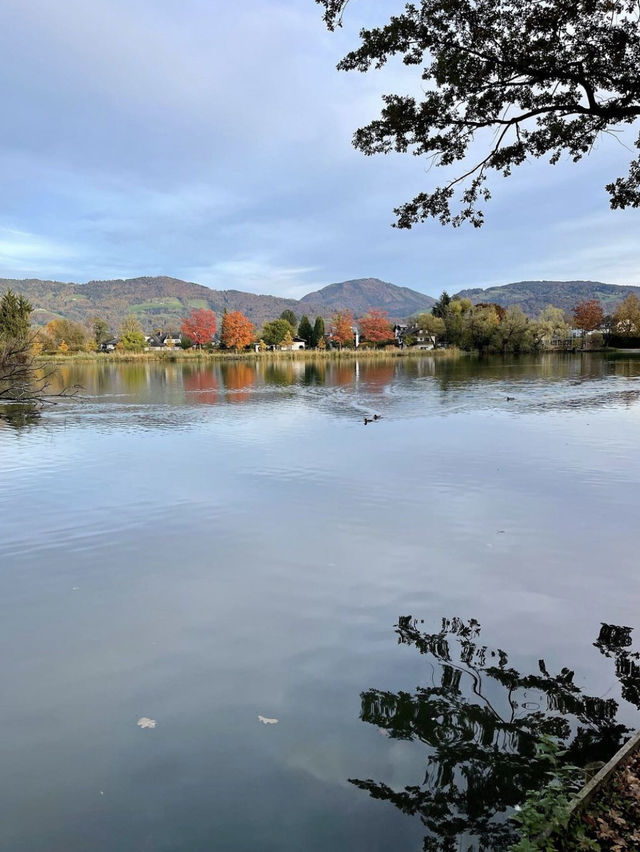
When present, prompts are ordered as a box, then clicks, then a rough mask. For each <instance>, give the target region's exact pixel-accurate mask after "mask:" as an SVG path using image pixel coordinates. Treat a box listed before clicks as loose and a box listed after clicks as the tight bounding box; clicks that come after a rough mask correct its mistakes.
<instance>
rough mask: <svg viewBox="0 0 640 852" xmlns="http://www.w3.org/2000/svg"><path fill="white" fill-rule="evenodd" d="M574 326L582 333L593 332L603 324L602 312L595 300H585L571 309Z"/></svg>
mask: <svg viewBox="0 0 640 852" xmlns="http://www.w3.org/2000/svg"><path fill="white" fill-rule="evenodd" d="M573 317H574V320H573V321H574V324H575V327H576V328H581V329H582V331H583V333H586V332H587V331H595V330H596V329H597V328H600V326H601V325H602V323H603V322H604V312H603V310H602V307H601V305H600V302H598V300H597V299H585V300H583V301H582V302H578V304H577V305H576V306H575V308H574V309H573Z"/></svg>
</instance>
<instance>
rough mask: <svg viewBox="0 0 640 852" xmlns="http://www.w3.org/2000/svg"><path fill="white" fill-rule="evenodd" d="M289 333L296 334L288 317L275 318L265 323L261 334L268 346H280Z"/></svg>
mask: <svg viewBox="0 0 640 852" xmlns="http://www.w3.org/2000/svg"><path fill="white" fill-rule="evenodd" d="M287 333H288V334H290V335H293V334H295V329H294V328H293V327H292V325H291V323H290V322H289V321H288V320H286V319H275V320H271V322H266V323H265V324H264V326H263V327H262V332H261V334H260V336H261V338H262V339H263V340H264V342H265V343H266V344H267V345H268V346H279V345H280V344H281V343H282V341H283V340H284V338H285V336H286V335H287Z"/></svg>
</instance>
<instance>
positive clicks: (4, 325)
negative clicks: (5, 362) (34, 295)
mask: <svg viewBox="0 0 640 852" xmlns="http://www.w3.org/2000/svg"><path fill="white" fill-rule="evenodd" d="M32 310H33V307H32V306H31V304H30V303H29V302H28V301H27V299H25V298H24V297H23V296H21V295H20V294H18V293H14V292H13V290H7V292H6V293H4V294H3V295H2V297H0V338H2V339H4V340H20V339H22V338H24V337H26V336H27V335H28V334H29V329H30V327H31V312H32Z"/></svg>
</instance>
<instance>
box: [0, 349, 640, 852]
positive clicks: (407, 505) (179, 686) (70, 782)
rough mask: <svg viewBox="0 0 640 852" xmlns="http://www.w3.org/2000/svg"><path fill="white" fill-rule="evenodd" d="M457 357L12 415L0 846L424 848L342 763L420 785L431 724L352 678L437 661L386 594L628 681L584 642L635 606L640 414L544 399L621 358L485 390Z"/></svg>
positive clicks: (157, 389) (626, 617)
mask: <svg viewBox="0 0 640 852" xmlns="http://www.w3.org/2000/svg"><path fill="white" fill-rule="evenodd" d="M443 369H444V367H438V368H436V370H435V375H434V376H433V377H432V378H425V377H423V378H421V376H420V375H415V376H414V374H413V373H411V372H410V368H409V366H406V367H405V366H404V365H403V366H398V368H397V369H396V371H395V378H394V380H393V381H392V382H391V383H390V384H387V385H386V386H382V385H381V383H380V382H379V381H378V379H377V378H376V377H377V376H378V375H379V374H377V373H375V374H374V376H373V380H372V381H371V382H367V375H366V369H365V370H361V371H360V378H359V380H358V382H359V383H356V382H355V381H351V383H347V380H346V375H344V376H343V380H344V383H343V384H342V385H340V386H334V385H331V384H328V385H327V386H325V387H324V388H322V387H318V386H310V387H307V386H303V385H301V384H294V385H291V386H282V385H269V384H268V382H267V381H266V380H265V379H264V378H261V377H260V376H259V375H256V376H255V377H254V378H255V381H254V382H253V383H251V384H250V386H249V387H250V391H249V396H248V399H247V401H246V402H245V403H244V404H242V405H234V404H227V402H226V401H225V399H226V397H225V395H226V393H227V392H228V389H227V385H225V383H224V382H223V381H218V387H219V389H220V396H219V402H218V403H216V404H213V405H211V404H198V402H197V400H195V399H194V398H193V395H190V392H189V391H185V389H184V385H186V381H185V382H184V385H183V384H180V383H178V385H177V386H176V385H175V383H174V384H171V383H169V384H168V385H167V384H166V383H165V381H164V378H163V380H162V382H156V381H155V379H154V377H153V374H152V375H151V377H150V379H149V381H145V382H144V383H141V384H140V386H139V387H138V388H137V389H135V390H131V391H130V392H129V395H128V396H124V397H119V399H120V400H121V402H122V404H120V405H119V404H117V403H116V401H115V399H116V398H115V397H111V396H110V394H111V392H112V389H113V387H112V384H109V383H107V385H106V387H104V388H103V393H104V394H105V396H104V397H97V398H94V399H90V400H89V401H88V402H86V403H83V404H80V405H79V406H76V405H75V404H72V405H70V406H65V407H56V408H55V409H52V410H50V411H47V412H45V413H44V415H43V419H42V420H41V423H40V424H39V425H38V426H35V427H32V428H30V429H27V430H24V431H23V432H19V431H11V430H9V429H8V428H4V429H2V430H0V467H1V468H2V471H3V475H2V478H1V479H0V500H1V501H2V504H3V536H2V537H1V538H0V566H2V568H3V571H2V573H1V574H0V602H1V603H0V625H2V627H0V632H1V633H2V634H3V636H4V638H5V640H6V644H7V647H10V648H11V653H10V654H8V655H7V656H6V657H5V659H4V660H3V681H4V683H5V687H6V699H5V702H4V707H3V711H2V718H3V724H4V727H5V731H6V732H7V736H6V737H5V739H4V746H3V755H2V761H3V766H5V767H6V772H5V773H4V774H3V776H4V778H5V781H4V783H3V784H2V790H1V791H0V792H1V793H2V795H0V801H2V802H3V805H2V806H1V810H2V813H0V817H1V818H0V826H2V828H1V829H0V837H2V838H3V843H4V845H6V846H7V848H20V849H25V850H28V851H29V852H30V850H34V852H35V850H37V849H38V850H39V849H42V848H43V845H44V843H45V842H44V840H43V838H44V837H45V833H46V837H47V838H48V840H47V848H48V849H51V850H53V852H58V850H60V852H62V850H64V852H74V850H76V849H77V850H78V852H79V850H80V849H84V848H87V846H90V847H91V848H92V849H96V850H101V849H104V850H107V849H112V848H113V832H114V831H117V832H119V838H120V839H119V848H122V849H123V850H129V849H131V850H134V849H135V850H136V852H137V850H138V849H139V848H140V845H141V842H142V840H141V838H142V837H143V836H148V835H151V836H153V837H159V838H166V840H162V842H160V841H159V842H158V844H156V845H157V847H158V848H160V849H163V848H166V849H170V848H174V847H172V846H171V843H172V842H173V843H174V845H175V844H176V843H179V842H184V843H186V842H187V841H188V842H189V843H190V845H189V848H190V849H193V850H200V849H203V850H204V849H208V848H210V844H211V838H212V837H215V838H216V839H217V842H218V844H219V846H220V848H233V849H251V848H261V849H273V850H275V849H278V850H281V849H292V850H293V849H299V848H301V847H302V845H304V846H305V848H312V849H318V850H324V849H327V848H336V849H347V848H348V849H367V850H368V852H369V850H371V849H380V850H383V849H388V848H391V846H392V845H393V844H392V841H393V842H395V843H398V844H399V845H400V846H402V847H403V848H404V847H407V848H413V847H414V846H416V844H418V843H419V840H418V838H419V837H420V835H421V833H420V831H419V827H418V826H416V825H414V824H413V822H412V821H411V820H410V819H408V818H406V817H402V816H401V815H400V813H399V812H396V811H395V809H393V808H388V809H385V808H384V807H382V806H381V805H380V803H377V802H375V801H372V800H369V799H368V797H367V796H366V795H365V794H364V793H362V792H361V791H358V790H356V789H354V788H352V787H351V786H350V785H348V784H347V783H346V779H347V778H348V777H361V778H367V777H374V778H377V779H384V780H385V781H386V782H387V783H389V784H392V785H395V786H402V785H403V784H411V783H416V784H417V783H421V781H422V777H423V771H424V762H423V759H424V755H423V752H422V751H421V750H420V748H419V747H411V745H410V744H406V743H397V742H392V741H389V740H388V739H387V738H385V737H383V736H381V735H380V734H379V732H378V731H377V730H375V728H374V727H373V726H370V725H363V724H362V723H361V722H360V721H359V720H358V714H359V711H360V697H359V694H360V692H361V691H362V690H365V689H369V688H375V689H389V690H392V691H394V692H398V691H399V690H402V689H405V690H407V691H409V692H414V691H415V688H416V686H417V685H419V684H423V683H428V679H429V676H430V672H429V670H428V669H427V667H426V665H425V661H424V658H421V657H420V656H419V655H418V654H417V653H416V652H415V650H413V649H410V648H407V647H406V646H398V645H397V644H396V637H395V635H394V632H393V625H394V624H395V623H396V622H397V619H398V616H399V615H403V614H409V613H412V614H414V615H420V616H421V617H423V618H425V620H426V624H425V629H433V630H436V629H437V628H438V627H439V624H440V619H441V617H442V616H443V615H446V616H452V615H459V616H460V617H463V618H469V617H474V618H477V619H478V620H479V621H480V622H481V624H482V625H483V633H482V641H483V642H486V643H487V644H489V645H492V646H494V645H495V646H498V647H502V648H504V649H505V650H506V651H508V652H509V654H510V659H511V661H512V662H513V664H514V665H515V666H516V667H517V668H518V669H519V670H520V671H534V670H535V669H536V666H537V661H538V659H540V658H541V657H542V658H544V659H545V660H546V663H547V666H548V668H549V670H550V671H552V672H554V671H558V670H559V669H560V668H561V667H562V666H569V667H570V668H572V669H575V670H576V682H577V683H578V684H579V685H581V686H584V687H585V689H586V691H588V692H590V693H591V694H596V695H602V694H604V693H605V692H607V691H608V690H610V689H613V691H612V692H611V693H610V694H611V695H612V696H615V694H616V689H617V687H616V682H615V677H614V674H613V671H612V669H611V663H610V661H608V660H605V659H604V658H603V657H602V656H601V655H600V654H599V652H598V651H597V650H596V649H594V648H593V647H592V643H593V642H594V641H595V639H596V638H597V635H598V631H599V626H600V622H601V621H606V622H611V623H617V624H628V625H630V626H637V605H636V602H637V597H638V591H639V590H638V588H637V585H638V582H637V570H636V559H635V555H634V554H635V547H633V542H634V538H633V536H634V531H635V528H636V519H635V506H636V503H635V495H636V491H637V481H638V473H639V470H638V466H639V465H640V462H637V461H635V459H636V458H637V454H635V453H634V449H635V443H634V441H635V438H634V434H635V430H634V429H633V428H631V427H632V426H633V423H634V422H636V421H637V419H638V411H639V409H638V407H637V405H631V406H629V405H628V404H622V405H621V404H619V403H616V402H615V401H614V400H612V399H611V398H610V401H609V403H608V404H607V405H606V406H604V407H598V406H593V405H591V404H589V405H587V407H585V408H574V409H572V410H571V411H570V412H562V411H561V410H560V408H559V407H555V408H553V407H551V408H549V407H546V408H545V407H542V408H537V404H538V402H539V401H540V400H542V399H548V398H554V399H556V400H560V399H561V398H562V397H563V395H564V396H572V395H573V396H575V394H576V393H584V395H585V398H586V399H589V400H590V399H592V398H594V397H596V396H597V395H598V394H599V393H603V394H609V393H611V391H612V390H615V389H617V388H619V387H620V388H622V387H628V385H629V384H633V382H634V379H631V380H628V379H625V378H617V377H613V378H611V379H609V380H606V379H602V380H600V379H599V380H597V381H593V382H590V381H587V382H584V383H583V384H581V385H579V386H574V385H571V384H570V382H571V381H572V378H567V379H566V380H562V381H558V382H557V383H556V385H555V386H554V387H551V386H550V385H547V386H546V387H543V386H541V385H540V384H539V383H538V382H537V379H534V380H533V381H531V382H529V383H527V381H526V369H525V367H523V368H522V369H521V371H520V373H519V375H518V376H517V377H516V378H515V379H514V378H513V377H512V375H511V373H510V372H509V371H508V368H507V367H506V366H505V367H503V368H502V377H501V378H500V368H499V367H495V368H494V371H495V373H494V376H493V382H492V383H491V384H490V385H489V384H484V385H483V386H481V385H480V384H479V383H478V381H477V380H475V379H474V375H473V371H474V368H473V365H472V364H471V363H470V364H469V366H468V369H467V382H466V383H465V382H464V381H463V379H464V376H463V375H462V373H461V372H459V373H458V383H457V384H456V385H455V386H453V387H451V388H450V389H449V390H443V389H442V387H441V385H440V384H439V382H438V378H439V377H440V378H441V373H442V370H443ZM530 369H533V368H530ZM405 370H407V371H409V372H408V374H406V375H405V373H404V371H405ZM534 375H535V370H534ZM568 375H569V373H568ZM571 376H573V374H572V373H571ZM165 378H166V377H165ZM219 378H220V377H219ZM174 380H175V381H178V380H179V377H177V378H176V377H174ZM174 380H172V381H174ZM114 381H115V379H114ZM118 381H119V382H120V383H122V382H123V380H122V376H120V378H119V379H118ZM514 382H516V383H517V386H518V399H517V400H516V404H515V407H513V408H512V407H510V405H508V404H507V403H506V402H504V398H505V396H506V389H507V388H511V387H512V386H513V383H514ZM86 384H87V387H90V382H89V381H87V382H86ZM230 384H231V385H233V384H234V382H233V381H231V382H230ZM117 387H118V388H120V384H118V385H117ZM234 392H235V390H234ZM483 395H484V396H483ZM195 396H196V397H197V394H196V395H195ZM494 396H495V402H491V400H493V399H494ZM444 397H448V398H449V399H450V400H452V403H451V406H450V407H447V405H443V402H442V400H443V398H444ZM168 399H172V400H179V401H177V402H174V403H173V404H171V405H169V404H168V403H167V400H168ZM453 402H455V403H456V404H455V405H454V404H453ZM363 410H366V411H372V410H379V411H381V412H382V413H383V415H384V417H383V420H382V421H381V422H380V423H376V424H372V425H370V426H367V427H366V428H365V427H364V425H363V424H362V421H361V412H362V411H363ZM501 531H503V532H501ZM636 644H638V643H636ZM624 712H625V714H626V719H627V721H631V720H632V718H633V717H632V716H631V714H630V712H629V709H628V708H626V710H625V711H624ZM259 713H260V714H263V715H265V716H268V717H275V718H278V719H279V720H280V722H279V724H278V725H277V726H269V727H265V726H262V725H259V723H258V722H257V715H258V714H259ZM143 715H145V716H150V717H152V718H154V719H157V720H158V728H157V729H155V730H154V731H142V732H141V731H140V730H139V729H138V728H136V726H135V721H136V719H137V718H139V717H140V716H143ZM100 790H102V791H104V796H100V792H99V791H100ZM34 803H36V805H37V806H38V807H39V819H38V821H37V824H35V823H34V821H33V819H32V813H33V805H34ZM40 805H42V810H40ZM328 815H329V816H328ZM79 824H81V825H82V826H84V830H85V832H86V833H85V835H84V836H83V837H82V838H79V839H74V838H77V834H76V833H75V832H76V831H77V826H78V825H79ZM41 832H42V833H41ZM177 837H182V838H183V840H182V841H178V840H176V838H177ZM184 838H186V840H184ZM18 840H19V841H20V842H18ZM162 843H164V844H165V845H164V846H163V845H162ZM207 843H208V844H209V845H207ZM74 844H75V845H74ZM376 844H377V845H376ZM412 844H413V846H412ZM0 845H2V844H1V843H0ZM154 848H155V847H154Z"/></svg>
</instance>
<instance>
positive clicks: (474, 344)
mask: <svg viewBox="0 0 640 852" xmlns="http://www.w3.org/2000/svg"><path fill="white" fill-rule="evenodd" d="M499 322H500V320H499V319H498V314H497V313H496V311H495V309H494V308H493V307H478V306H476V307H474V308H473V310H471V311H469V312H468V314H467V316H466V317H465V322H464V331H463V336H462V345H463V347H464V348H465V349H477V350H478V352H479V353H480V354H481V355H483V354H484V353H485V352H487V350H489V349H491V345H492V343H494V340H495V334H496V331H497V330H498V324H499Z"/></svg>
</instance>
